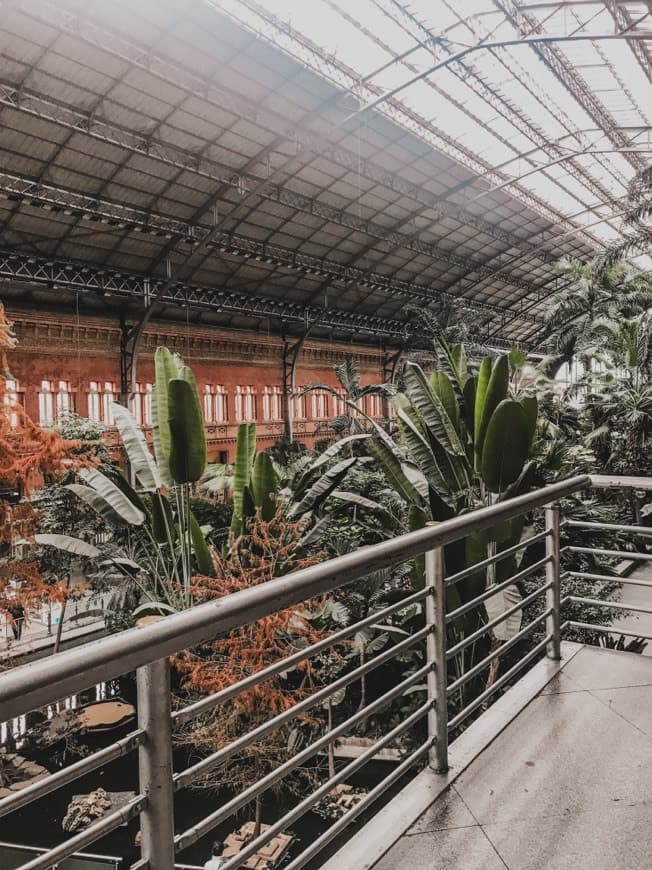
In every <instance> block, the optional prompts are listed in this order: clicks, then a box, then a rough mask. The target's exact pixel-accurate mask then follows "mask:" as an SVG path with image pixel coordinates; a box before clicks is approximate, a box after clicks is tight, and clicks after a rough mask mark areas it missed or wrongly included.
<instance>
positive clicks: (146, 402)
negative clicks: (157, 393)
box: [129, 384, 153, 426]
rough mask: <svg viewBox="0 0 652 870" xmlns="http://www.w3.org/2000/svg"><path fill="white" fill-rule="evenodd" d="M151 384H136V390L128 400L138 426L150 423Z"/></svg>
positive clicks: (149, 424)
mask: <svg viewBox="0 0 652 870" xmlns="http://www.w3.org/2000/svg"><path fill="white" fill-rule="evenodd" d="M152 391H153V387H152V384H136V391H135V393H134V394H133V396H132V398H131V400H130V403H129V404H130V408H131V413H132V414H133V415H134V417H135V418H136V422H137V423H138V425H139V426H151V425H152Z"/></svg>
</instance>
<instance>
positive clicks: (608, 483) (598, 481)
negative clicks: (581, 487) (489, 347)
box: [591, 474, 652, 489]
mask: <svg viewBox="0 0 652 870" xmlns="http://www.w3.org/2000/svg"><path fill="white" fill-rule="evenodd" d="M591 486H595V487H597V488H598V489H652V477H632V476H628V475H625V474H623V475H613V474H611V475H609V474H592V475H591Z"/></svg>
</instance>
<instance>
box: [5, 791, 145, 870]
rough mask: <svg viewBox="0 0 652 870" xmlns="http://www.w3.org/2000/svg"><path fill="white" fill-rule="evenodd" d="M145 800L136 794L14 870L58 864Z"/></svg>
mask: <svg viewBox="0 0 652 870" xmlns="http://www.w3.org/2000/svg"><path fill="white" fill-rule="evenodd" d="M146 801H147V798H146V797H145V796H144V795H142V794H141V795H137V796H136V797H135V798H133V799H132V800H130V801H129V803H128V804H125V805H124V806H123V807H120V809H119V810H115V811H114V812H112V813H109V814H108V815H107V816H104V817H103V818H101V819H100V820H99V821H97V822H94V823H93V824H92V825H90V827H88V828H86V829H85V830H83V831H80V833H79V834H75V836H74V837H70V839H69V840H66V841H65V842H64V843H61V844H60V845H58V846H54V847H53V848H52V849H48V851H47V852H45V853H44V854H43V855H39V856H38V858H33V859H32V860H31V861H28V862H27V864H21V865H20V867H17V868H16V870H47V868H49V867H54V866H56V865H57V864H60V863H61V861H63V860H64V859H65V858H69V857H70V856H71V855H74V853H75V852H79V850H80V849H83V848H84V846H87V845H89V844H90V843H94V842H95V841H96V840H99V839H100V837H103V836H104V835H105V834H108V833H110V832H111V831H114V830H115V829H116V828H119V827H120V825H124V824H125V823H127V822H130V821H131V820H132V819H133V818H134V816H136V815H137V814H138V813H139V812H140V811H141V809H142V808H143V807H144V806H145V803H146Z"/></svg>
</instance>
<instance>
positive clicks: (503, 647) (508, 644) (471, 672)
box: [446, 607, 552, 695]
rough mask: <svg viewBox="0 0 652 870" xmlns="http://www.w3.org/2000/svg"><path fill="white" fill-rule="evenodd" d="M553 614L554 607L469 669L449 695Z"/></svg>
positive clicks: (456, 682) (454, 685)
mask: <svg viewBox="0 0 652 870" xmlns="http://www.w3.org/2000/svg"><path fill="white" fill-rule="evenodd" d="M551 613H552V607H550V608H548V610H545V611H544V612H543V613H542V614H541V616H537V618H536V619H533V620H532V622H528V624H527V625H526V626H525V627H524V628H522V629H521V630H520V631H519V632H517V633H516V634H515V635H514V637H512V638H510V639H509V640H508V641H506V642H505V643H503V644H501V645H500V646H499V647H498V649H496V650H494V651H493V652H490V653H489V655H488V656H485V658H483V659H482V661H480V662H478V663H477V665H474V666H473V667H472V668H469V670H468V671H465V672H464V673H463V674H462V675H461V676H460V677H458V678H457V679H456V680H454V681H453V682H452V683H451V684H450V686H448V688H447V689H446V691H447V692H448V694H449V695H451V694H452V693H453V692H455V691H457V689H459V688H460V687H461V686H463V685H465V684H466V683H468V682H469V680H472V679H473V677H476V676H477V675H478V674H480V673H482V671H483V670H484V669H485V668H486V667H487V665H489V664H491V662H492V661H493V660H494V659H499V658H500V657H501V655H504V654H505V653H506V652H507V650H510V649H511V648H512V647H513V646H516V644H517V643H518V642H519V641H521V640H523V638H524V637H526V635H528V634H529V633H530V632H531V631H532V629H533V628H536V627H537V625H540V624H541V623H542V622H545V620H546V619H547V618H548V617H549V616H550V614H551Z"/></svg>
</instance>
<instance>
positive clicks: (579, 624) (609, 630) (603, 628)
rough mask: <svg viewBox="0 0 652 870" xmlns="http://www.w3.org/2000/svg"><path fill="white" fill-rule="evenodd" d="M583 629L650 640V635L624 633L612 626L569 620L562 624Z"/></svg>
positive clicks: (634, 632) (637, 632)
mask: <svg viewBox="0 0 652 870" xmlns="http://www.w3.org/2000/svg"><path fill="white" fill-rule="evenodd" d="M566 626H568V627H571V628H585V629H587V631H597V632H599V633H600V634H614V635H617V634H622V635H623V636H624V637H640V638H642V639H643V640H652V634H644V633H643V632H639V631H625V630H622V629H620V628H617V627H616V626H613V625H592V624H591V623H590V622H576V621H575V620H573V619H569V620H568V621H567V622H565V623H564V627H566Z"/></svg>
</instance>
